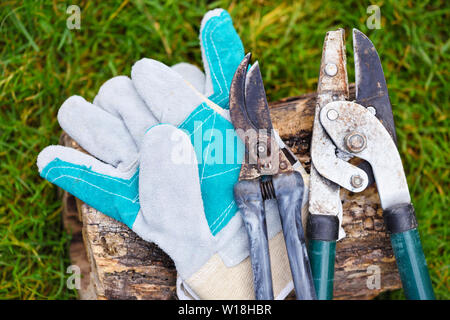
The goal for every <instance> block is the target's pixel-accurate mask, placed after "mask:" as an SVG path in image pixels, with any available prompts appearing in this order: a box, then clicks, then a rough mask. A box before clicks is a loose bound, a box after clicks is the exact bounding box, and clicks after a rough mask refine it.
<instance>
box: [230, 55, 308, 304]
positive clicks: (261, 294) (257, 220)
mask: <svg viewBox="0 0 450 320" xmlns="http://www.w3.org/2000/svg"><path fill="white" fill-rule="evenodd" d="M250 59H251V54H247V55H246V56H245V58H244V59H243V60H242V62H241V64H240V65H239V67H238V68H237V70H236V73H235V75H234V78H233V81H232V83H231V87H230V117H231V121H232V123H233V126H234V127H235V129H236V133H237V135H238V136H239V138H240V139H241V140H242V141H243V142H244V145H245V159H244V161H243V163H242V166H241V171H240V174H239V181H238V182H237V183H236V184H235V186H234V197H235V200H236V203H237V204H238V207H239V210H240V212H241V215H242V217H243V220H244V223H245V227H246V230H247V233H248V237H249V244H250V258H251V263H252V270H253V283H254V289H255V298H256V299H259V300H268V299H273V289H272V276H271V268H270V257H269V246H268V239H267V228H266V217H265V209H264V201H265V200H268V199H276V201H277V204H278V211H279V213H280V220H281V225H282V228H283V235H284V239H285V243H286V249H287V254H288V259H289V264H290V268H291V273H292V278H293V282H294V288H295V292H296V295H297V299H302V300H303V299H308V300H309V299H315V290H314V284H313V281H312V275H311V267H310V263H309V259H308V254H307V248H306V244H305V236H304V232H303V226H302V219H301V208H302V203H303V194H304V183H303V178H302V175H301V174H300V173H299V172H298V171H297V170H296V168H298V166H300V163H299V161H298V160H297V159H296V157H295V156H294V155H293V154H292V152H291V151H290V150H289V149H288V148H287V147H286V146H285V145H284V143H283V142H282V141H281V139H280V138H279V136H278V135H277V134H276V132H275V131H274V130H273V126H272V121H271V119H270V113H269V107H268V104H267V99H266V93H265V90H264V85H263V81H262V77H261V73H260V69H259V65H258V62H256V63H255V64H254V65H253V66H252V67H251V68H250V69H249V68H248V67H249V62H250ZM247 70H248V71H247Z"/></svg>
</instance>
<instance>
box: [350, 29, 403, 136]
mask: <svg viewBox="0 0 450 320" xmlns="http://www.w3.org/2000/svg"><path fill="white" fill-rule="evenodd" d="M353 50H354V57H355V83H356V103H358V104H360V105H362V106H364V107H366V108H367V107H370V106H371V107H374V108H375V111H376V113H375V116H376V117H377V118H378V119H379V120H380V121H381V123H382V124H383V125H384V127H385V128H386V130H387V131H388V132H389V134H390V135H391V137H392V139H393V140H394V142H395V143H397V135H396V133H395V124H394V116H393V114H392V107H391V102H390V100H389V93H388V89H387V86H386V80H385V78H384V73H383V68H382V66H381V62H380V58H379V56H378V53H377V50H376V49H375V47H374V45H373V43H372V42H371V41H370V40H369V38H367V36H366V35H365V34H364V33H362V32H361V31H359V30H357V29H353Z"/></svg>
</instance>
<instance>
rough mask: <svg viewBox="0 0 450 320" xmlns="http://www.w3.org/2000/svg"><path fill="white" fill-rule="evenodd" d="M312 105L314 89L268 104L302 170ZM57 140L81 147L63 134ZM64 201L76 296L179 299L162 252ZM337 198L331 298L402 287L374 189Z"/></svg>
mask: <svg viewBox="0 0 450 320" xmlns="http://www.w3.org/2000/svg"><path fill="white" fill-rule="evenodd" d="M350 94H351V95H354V87H353V86H351V88H350ZM350 98H352V97H350ZM315 105H316V95H315V94H314V93H311V94H306V95H302V96H298V97H290V98H286V99H283V100H281V101H277V102H274V103H271V104H270V110H271V117H272V121H273V125H274V127H275V129H277V130H278V132H279V134H280V136H281V138H282V139H283V140H284V142H285V143H286V144H287V145H288V146H289V147H290V148H291V150H292V151H293V152H294V153H295V154H296V155H297V157H298V159H299V160H300V161H301V162H302V164H303V165H304V167H305V169H306V170H307V171H308V172H309V170H310V166H311V159H310V153H309V151H310V142H311V133H312V124H313V118H314V108H315ZM61 144H63V145H66V146H70V147H73V148H76V149H79V150H81V148H80V147H79V146H78V145H77V144H76V143H75V141H73V140H72V139H71V138H70V137H69V136H68V135H67V134H66V133H63V134H62V136H61ZM62 198H63V217H64V219H63V220H64V224H65V227H66V229H67V230H68V231H69V232H71V233H72V244H71V248H70V257H71V260H72V264H74V265H78V266H79V267H80V269H81V272H82V281H81V288H80V289H79V290H78V292H79V298H80V299H176V298H177V297H176V288H175V284H176V270H175V267H174V265H173V262H172V261H171V259H170V258H169V257H168V256H167V255H166V254H165V253H164V252H163V251H162V250H161V249H159V248H158V247H157V246H156V245H155V244H152V243H148V242H146V241H144V240H142V239H141V238H139V237H138V236H137V235H136V234H135V233H134V232H133V231H131V230H130V229H128V228H127V227H126V226H125V225H123V224H121V223H119V222H117V221H115V220H113V219H111V218H109V217H107V216H106V215H104V214H102V213H101V212H99V211H97V210H95V209H93V208H91V207H89V206H88V205H86V204H85V203H83V202H81V201H80V200H78V199H76V198H74V197H73V196H72V195H70V194H67V193H66V192H64V193H63V196H62ZM341 199H342V204H343V209H344V218H343V228H344V230H345V232H346V234H347V237H346V238H345V239H343V240H341V241H339V242H338V243H337V248H336V270H335V283H334V298H335V299H371V298H374V297H376V296H377V295H378V294H380V293H381V292H383V291H387V290H394V289H398V288H400V287H401V283H400V278H399V276H398V272H397V266H396V263H395V259H394V256H393V252H392V248H391V244H390V241H389V236H388V235H387V233H386V230H385V227H384V223H383V218H382V209H381V206H380V202H379V198H378V194H377V191H376V186H374V185H373V186H370V187H368V188H367V189H366V190H365V191H363V192H362V193H358V194H354V193H351V192H348V191H347V190H342V189H341ZM83 244H84V245H83ZM289 297H290V298H292V297H293V293H291V295H290V296H289Z"/></svg>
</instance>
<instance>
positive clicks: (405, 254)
mask: <svg viewBox="0 0 450 320" xmlns="http://www.w3.org/2000/svg"><path fill="white" fill-rule="evenodd" d="M344 37H345V34H344V30H342V29H339V30H337V31H330V32H328V33H327V35H326V37H325V42H324V46H323V52H322V62H321V66H320V75H319V82H318V90H317V105H316V113H315V119H314V127H313V136H312V143H311V159H312V165H311V174H310V189H309V191H310V192H309V211H310V216H309V220H308V236H309V244H308V249H309V257H310V260H311V268H312V272H313V278H314V285H315V288H316V293H317V297H318V299H331V298H332V294H333V278H334V260H335V250H336V240H337V239H338V237H339V228H340V225H339V221H340V219H339V218H340V217H342V205H341V200H340V197H339V189H340V187H343V188H345V189H347V190H349V191H352V192H361V191H362V190H364V189H365V188H366V187H367V186H368V185H369V184H371V182H372V181H373V180H374V181H375V182H376V185H377V190H378V194H379V197H380V202H381V207H382V209H383V218H384V222H385V226H386V229H387V230H388V232H389V234H390V238H391V244H392V248H393V251H394V255H395V258H396V261H397V266H398V270H399V274H400V278H401V281H402V285H403V289H404V292H405V296H406V298H408V299H434V293H433V288H432V286H431V280H430V276H429V273H428V268H427V264H426V261H425V256H424V254H423V249H422V245H421V242H420V238H419V233H418V231H417V221H416V217H415V213H414V208H413V205H412V204H411V198H410V194H409V191H408V184H407V181H406V177H405V172H404V170H403V166H402V162H401V159H400V155H399V152H398V150H397V146H396V135H395V125H394V119H393V115H392V108H391V104H390V100H389V95H388V90H387V86H386V81H385V78H384V74H383V69H382V66H381V62H380V59H379V56H378V53H377V51H376V49H375V47H374V46H373V44H372V42H371V41H370V40H369V39H368V38H367V37H366V36H365V35H364V34H363V33H362V32H360V31H359V30H356V29H354V30H353V51H354V60H355V78H356V79H355V83H356V100H355V101H348V98H349V95H348V93H349V89H348V79H347V71H346V55H345V45H344ZM353 157H357V158H360V159H362V160H364V162H363V163H362V164H361V165H359V166H354V165H352V164H350V163H349V162H348V160H349V159H351V158H353Z"/></svg>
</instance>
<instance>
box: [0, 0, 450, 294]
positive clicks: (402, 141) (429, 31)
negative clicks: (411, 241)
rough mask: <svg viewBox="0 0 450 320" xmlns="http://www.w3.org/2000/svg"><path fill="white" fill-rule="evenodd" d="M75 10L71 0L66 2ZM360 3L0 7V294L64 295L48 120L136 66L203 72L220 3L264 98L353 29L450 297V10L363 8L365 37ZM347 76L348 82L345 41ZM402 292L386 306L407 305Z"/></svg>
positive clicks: (301, 87) (309, 69)
mask: <svg viewBox="0 0 450 320" xmlns="http://www.w3.org/2000/svg"><path fill="white" fill-rule="evenodd" d="M74 2H75V1H74ZM360 2H361V1H333V2H323V3H321V1H296V2H295V3H294V4H292V3H291V2H286V3H283V2H278V1H264V0H259V1H249V0H241V1H234V2H226V1H215V2H212V3H209V4H206V3H205V2H203V1H199V2H195V3H191V2H188V1H174V0H172V1H164V2H163V1H161V3H158V2H155V1H143V0H142V1H139V0H135V1H102V2H100V1H98V3H95V4H94V3H93V2H92V1H76V4H78V5H79V6H80V8H81V30H68V29H67V28H66V19H67V17H68V15H67V14H66V7H67V5H68V4H67V3H66V2H60V1H56V0H55V1H52V2H51V1H8V0H5V1H2V2H1V3H0V72H1V76H0V299H71V298H75V296H76V295H75V293H74V292H73V291H71V290H68V289H66V287H65V279H66V277H67V275H66V274H65V270H66V268H67V266H68V265H69V264H70V262H69V259H68V253H67V245H68V241H69V236H68V235H67V234H65V233H64V232H63V231H62V228H61V217H60V206H61V202H60V200H59V198H58V196H57V194H56V188H55V187H54V186H52V185H51V184H50V183H48V182H46V181H45V180H43V179H41V178H40V177H39V175H38V173H37V168H36V165H35V161H36V157H37V154H38V153H39V151H40V150H41V149H42V148H44V147H45V146H47V145H49V144H56V143H57V142H58V137H59V134H60V132H61V129H60V128H59V126H58V123H57V120H56V113H57V110H58V108H59V106H60V105H61V104H62V102H63V101H64V100H65V99H66V98H68V97H69V96H71V95H73V94H78V95H82V96H84V97H85V98H86V99H88V100H92V99H93V98H94V96H95V93H96V92H97V90H98V88H99V87H100V85H101V84H102V83H103V82H104V81H106V80H107V79H109V78H111V77H113V76H115V75H119V74H126V75H129V74H130V68H131V66H132V64H133V62H134V61H136V60H138V59H140V58H142V57H152V58H154V59H158V60H161V61H163V62H164V63H166V64H174V63H177V62H181V61H188V62H191V63H195V64H197V65H199V66H200V65H201V54H200V50H199V47H198V34H197V33H198V29H199V24H200V21H201V18H202V15H203V14H204V13H205V12H206V11H207V10H208V9H212V8H216V7H223V8H225V9H228V10H229V12H230V14H231V16H232V17H233V20H234V23H235V26H236V27H237V30H238V32H239V34H240V35H241V37H242V39H243V42H244V46H245V48H246V50H247V51H252V52H253V54H254V58H256V59H259V60H260V63H261V68H262V73H263V77H264V82H265V87H266V90H267V94H268V97H269V100H272V101H273V100H277V99H280V98H283V97H286V96H292V95H299V94H302V93H305V92H309V91H313V90H315V88H316V85H317V78H318V74H317V73H318V68H319V65H320V58H321V50H322V44H323V39H324V35H325V32H326V31H327V30H331V29H335V28H337V27H343V28H345V29H346V31H347V34H350V32H351V29H352V28H353V27H356V28H358V29H360V30H361V31H363V32H365V33H366V34H367V35H368V36H369V37H370V38H371V40H372V41H373V42H374V44H375V46H376V48H377V50H378V52H379V54H380V56H381V59H382V63H383V67H384V72H385V76H386V79H387V83H388V87H389V90H390V91H389V92H390V97H391V102H392V105H393V110H394V115H395V121H396V125H397V134H398V139H399V150H400V153H401V156H402V159H403V162H404V165H405V170H406V173H407V176H408V183H409V186H410V191H411V194H412V198H413V202H414V205H415V207H416V211H417V215H418V220H419V223H420V232H421V235H422V239H423V246H424V250H425V254H426V256H427V260H428V264H429V267H430V271H431V277H432V280H433V284H434V287H435V290H436V294H437V297H438V298H440V299H449V298H450V293H449V292H450V290H449V282H450V281H449V262H450V253H449V235H448V229H449V227H448V222H447V220H446V219H447V218H448V213H449V209H448V208H449V198H448V195H447V192H448V189H449V188H448V187H449V156H448V155H449V153H450V152H449V151H450V150H449V145H448V133H449V131H448V128H449V126H450V124H449V120H448V112H449V108H448V107H449V106H448V101H449V92H450V85H449V84H448V80H449V70H450V63H449V46H450V41H449V28H448V21H449V18H450V10H449V7H448V6H446V3H445V1H444V0H442V1H420V2H416V1H371V3H372V4H378V5H380V7H381V17H382V29H380V30H368V29H367V27H366V24H365V21H366V19H367V17H368V14H367V13H366V8H367V6H368V5H369V4H371V3H370V2H367V3H365V4H362V3H360ZM347 47H348V52H349V55H348V56H349V59H348V60H349V61H348V66H349V67H348V70H349V77H350V79H353V77H354V70H353V67H352V64H353V59H352V57H351V54H352V48H351V41H350V40H349V41H348V46H347ZM402 297H403V296H402V293H401V292H400V291H397V292H394V293H391V294H384V295H383V296H382V298H402Z"/></svg>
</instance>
